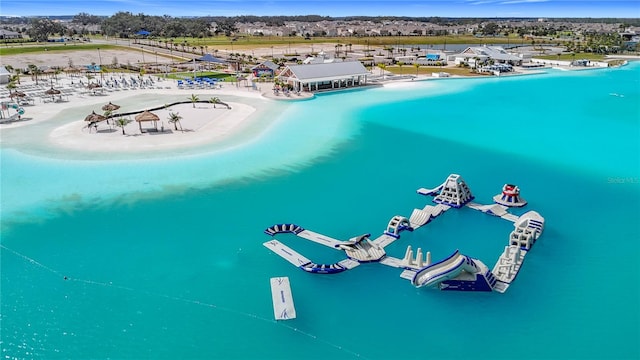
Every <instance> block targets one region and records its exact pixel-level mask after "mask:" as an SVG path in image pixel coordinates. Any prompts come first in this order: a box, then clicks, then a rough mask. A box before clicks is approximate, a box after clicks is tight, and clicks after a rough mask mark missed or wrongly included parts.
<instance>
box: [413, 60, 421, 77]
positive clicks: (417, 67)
mask: <svg viewBox="0 0 640 360" xmlns="http://www.w3.org/2000/svg"><path fill="white" fill-rule="evenodd" d="M413 66H415V67H416V76H418V71H419V70H420V64H418V63H417V62H415V63H413Z"/></svg>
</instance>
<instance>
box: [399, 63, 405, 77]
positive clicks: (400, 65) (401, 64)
mask: <svg viewBox="0 0 640 360" xmlns="http://www.w3.org/2000/svg"><path fill="white" fill-rule="evenodd" d="M398 66H399V67H400V74H402V67H403V66H404V63H403V62H402V61H398Z"/></svg>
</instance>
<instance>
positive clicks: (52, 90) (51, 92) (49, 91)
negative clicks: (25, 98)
mask: <svg viewBox="0 0 640 360" xmlns="http://www.w3.org/2000/svg"><path fill="white" fill-rule="evenodd" d="M44 93H45V94H47V95H51V100H52V101H53V98H54V97H55V96H56V95H60V90H58V89H54V88H51V89H49V90H47V91H45V92H44Z"/></svg>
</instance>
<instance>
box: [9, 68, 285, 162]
mask: <svg viewBox="0 0 640 360" xmlns="http://www.w3.org/2000/svg"><path fill="white" fill-rule="evenodd" d="M145 78H149V76H145ZM154 79H155V80H154V86H150V87H147V88H144V89H130V90H113V89H110V90H102V91H100V92H98V93H96V94H94V93H92V92H90V91H87V90H85V89H78V88H74V87H73V85H71V82H72V81H74V82H75V83H76V84H77V78H75V79H73V78H63V79H61V80H58V83H57V85H55V88H57V89H63V90H67V91H68V92H65V93H64V95H58V96H53V97H51V98H47V97H41V98H34V99H33V101H32V104H23V105H21V106H22V108H23V109H24V110H25V113H24V115H23V116H22V117H21V119H20V120H17V121H13V122H7V123H2V124H0V143H2V142H8V140H10V138H9V136H14V135H15V134H17V133H15V132H13V130H12V129H16V130H17V129H18V128H25V129H24V130H25V131H29V130H28V128H29V127H31V126H36V125H39V124H40V125H44V124H46V123H47V122H49V121H55V124H62V125H60V126H57V127H55V128H53V129H52V130H51V131H50V133H49V134H48V140H49V142H50V144H51V145H53V146H55V147H59V148H63V149H70V150H77V151H83V152H86V151H90V152H109V153H118V152H121V153H122V152H129V153H137V152H139V153H145V152H150V151H157V150H168V149H173V148H186V147H195V146H199V145H203V144H213V143H216V142H219V141H222V140H224V139H227V138H229V137H231V136H233V135H236V134H238V133H240V132H242V130H243V129H245V128H246V127H247V126H249V125H251V122H252V120H254V119H256V118H257V117H256V116H252V115H254V113H255V112H256V107H254V106H252V105H251V104H252V103H255V102H256V100H258V99H260V100H262V101H264V102H269V101H273V100H270V99H268V98H267V97H265V96H263V94H262V92H263V91H270V90H271V85H270V84H261V86H259V87H258V89H257V90H253V89H251V88H250V87H246V86H242V85H240V86H237V85H236V84H231V83H227V84H223V85H220V86H218V87H216V88H215V89H209V88H205V89H179V88H178V87H177V82H176V81H175V80H166V79H160V80H158V78H155V77H154ZM32 86H35V85H34V83H33V82H31V81H23V82H22V84H21V86H20V87H21V88H23V89H28V88H30V87H32ZM76 86H77V85H76ZM261 88H262V89H261ZM40 89H42V86H40ZM19 90H20V88H19ZM192 94H195V95H196V96H197V97H198V99H199V102H197V103H195V104H192V103H190V102H189V103H185V104H177V105H173V106H170V107H168V108H166V109H159V110H154V111H152V113H153V114H155V115H157V116H158V118H159V121H157V122H155V123H154V122H143V123H142V124H139V123H138V122H137V121H136V120H135V116H136V115H135V114H134V115H130V116H126V117H124V118H127V119H129V120H130V123H129V124H127V125H126V126H124V132H125V134H123V133H122V128H121V127H118V126H116V125H115V123H114V121H113V119H112V120H110V121H109V122H107V121H100V122H99V123H97V128H95V127H91V128H89V127H88V125H89V124H90V122H87V121H85V117H86V116H87V115H89V114H91V111H94V112H95V113H97V114H100V115H102V114H104V111H103V110H102V106H104V105H106V104H108V103H109V102H111V103H113V104H116V105H122V104H123V103H126V104H129V103H133V104H135V105H131V104H129V105H128V106H123V107H122V108H120V109H118V110H116V111H114V112H113V113H114V114H117V113H127V112H134V111H142V110H146V109H148V108H149V107H153V106H151V105H150V104H149V103H144V102H142V103H139V104H138V103H137V102H136V100H137V99H138V97H145V98H146V99H149V98H152V99H156V103H157V101H158V100H157V99H160V98H165V97H172V98H174V99H178V101H184V102H186V101H188V98H189V97H190V96H191V95H192ZM214 97H215V98H218V99H220V101H222V102H224V103H226V104H228V105H229V107H230V108H227V107H226V106H224V105H222V104H216V105H215V106H214V104H212V103H208V101H209V100H210V99H212V98H214ZM229 97H232V98H233V99H234V101H229V100H228V98H229ZM238 99H239V100H238ZM7 100H8V99H4V98H3V101H7ZM157 106H158V104H156V105H155V107H157ZM76 108H77V109H79V108H83V109H85V108H86V109H92V110H88V111H86V113H82V115H79V116H74V117H69V116H68V115H63V114H67V113H69V111H70V110H73V109H76ZM76 112H77V111H76ZM170 113H177V114H178V115H179V116H180V117H181V120H180V121H179V123H177V124H175V125H174V124H172V123H170V122H169V118H170V117H169V114H170ZM140 125H141V126H142V131H141V129H140ZM176 127H177V129H176ZM9 131H12V132H11V133H10V134H8V132H9Z"/></svg>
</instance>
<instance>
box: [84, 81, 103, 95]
mask: <svg viewBox="0 0 640 360" xmlns="http://www.w3.org/2000/svg"><path fill="white" fill-rule="evenodd" d="M87 89H89V90H92V91H93V93H94V95H95V93H96V89H102V85H100V84H98V83H91V84H89V85H87Z"/></svg>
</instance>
